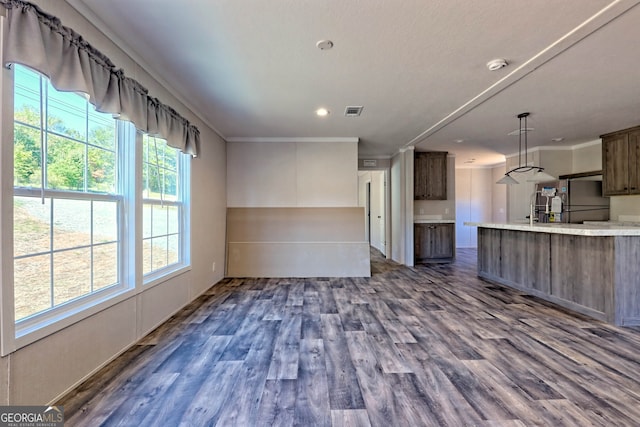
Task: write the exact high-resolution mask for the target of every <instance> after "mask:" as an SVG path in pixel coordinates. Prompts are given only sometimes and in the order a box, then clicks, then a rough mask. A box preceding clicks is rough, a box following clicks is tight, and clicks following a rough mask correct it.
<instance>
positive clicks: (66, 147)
mask: <svg viewBox="0 0 640 427" xmlns="http://www.w3.org/2000/svg"><path fill="white" fill-rule="evenodd" d="M84 150H85V144H82V143H79V142H75V141H72V140H70V139H67V138H61V137H58V136H54V135H49V139H48V147H47V183H48V187H49V188H54V189H58V190H76V191H82V190H83V189H84V163H85V160H84Z"/></svg>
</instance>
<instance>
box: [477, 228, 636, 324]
mask: <svg viewBox="0 0 640 427" xmlns="http://www.w3.org/2000/svg"><path fill="white" fill-rule="evenodd" d="M638 253H640V236H580V235H570V234H562V233H545V232H533V231H518V230H505V229H495V228H484V227H479V228H478V275H479V276H480V277H483V278H485V279H489V280H492V281H495V282H498V283H501V284H503V285H507V286H510V287H513V288H516V289H519V290H521V291H523V292H526V293H528V294H531V295H534V296H537V297H540V298H542V299H545V300H547V301H551V302H553V303H556V304H558V305H560V306H562V307H565V308H568V309H570V310H573V311H576V312H578V313H582V314H585V315H588V316H590V317H593V318H595V319H598V320H602V321H606V322H610V323H614V324H616V325H622V326H640V262H638Z"/></svg>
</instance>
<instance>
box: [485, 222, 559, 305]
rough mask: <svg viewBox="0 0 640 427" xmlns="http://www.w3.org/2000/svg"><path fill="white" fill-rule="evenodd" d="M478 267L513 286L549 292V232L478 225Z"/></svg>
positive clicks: (490, 275) (490, 277)
mask: <svg viewBox="0 0 640 427" xmlns="http://www.w3.org/2000/svg"><path fill="white" fill-rule="evenodd" d="M478 271H479V272H480V273H481V275H482V276H483V277H486V278H488V279H492V280H496V281H500V282H502V283H505V284H508V285H509V286H512V287H516V288H519V289H522V290H525V291H529V290H535V291H539V292H542V293H549V292H550V290H551V278H550V274H551V261H550V257H549V235H548V234H542V233H522V232H520V231H511V230H496V229H491V228H479V229H478Z"/></svg>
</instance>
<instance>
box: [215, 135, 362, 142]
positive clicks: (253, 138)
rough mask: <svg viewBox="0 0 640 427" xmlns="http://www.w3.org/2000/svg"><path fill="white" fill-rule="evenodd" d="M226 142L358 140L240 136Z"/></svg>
mask: <svg viewBox="0 0 640 427" xmlns="http://www.w3.org/2000/svg"><path fill="white" fill-rule="evenodd" d="M226 141H227V142H359V141H360V138H357V137H349V136H346V137H263V136H258V137H246V138H245V137H241V136H234V137H229V138H226Z"/></svg>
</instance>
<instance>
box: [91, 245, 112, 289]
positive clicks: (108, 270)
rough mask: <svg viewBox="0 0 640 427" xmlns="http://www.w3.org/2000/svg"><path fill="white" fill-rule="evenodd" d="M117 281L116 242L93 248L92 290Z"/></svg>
mask: <svg viewBox="0 0 640 427" xmlns="http://www.w3.org/2000/svg"><path fill="white" fill-rule="evenodd" d="M116 283H118V244H117V243H108V244H106V245H99V246H95V247H94V248H93V290H94V291H95V290H98V289H102V288H105V287H107V286H111V285H114V284H116Z"/></svg>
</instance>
